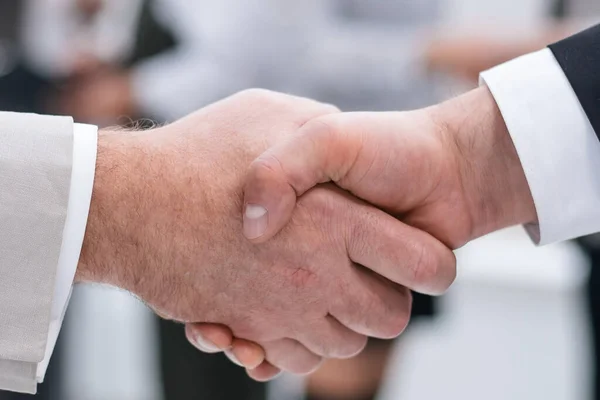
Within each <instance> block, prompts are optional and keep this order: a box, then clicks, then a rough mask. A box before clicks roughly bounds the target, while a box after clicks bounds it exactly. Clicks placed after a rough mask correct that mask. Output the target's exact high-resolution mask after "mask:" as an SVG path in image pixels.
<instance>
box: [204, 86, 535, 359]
mask: <svg viewBox="0 0 600 400" xmlns="http://www.w3.org/2000/svg"><path fill="white" fill-rule="evenodd" d="M329 181H331V182H335V183H336V184H337V185H339V186H340V187H342V188H344V189H346V190H348V191H350V192H351V193H352V194H354V195H355V196H357V197H359V198H362V199H364V200H366V201H368V202H369V203H372V204H374V205H377V206H379V207H381V208H382V209H384V210H385V211H387V212H389V213H390V214H392V215H395V216H398V217H401V218H402V220H403V221H404V222H406V223H408V224H410V225H412V226H415V227H417V228H419V229H422V230H424V231H426V232H429V233H430V234H432V235H433V236H435V237H437V238H438V239H440V240H441V241H442V242H443V243H445V244H446V245H447V246H449V247H451V248H458V247H460V246H462V245H463V244H465V243H466V242H468V241H470V240H472V239H474V238H476V237H479V236H481V235H484V234H486V233H489V232H492V231H495V230H498V229H501V228H503V227H506V226H510V225H514V224H519V223H528V222H534V221H535V220H536V218H537V216H536V212H535V207H534V204H533V200H532V198H531V194H530V192H529V187H528V185H527V182H526V180H525V176H524V173H523V170H522V168H521V165H520V162H519V159H518V157H517V154H516V151H515V149H514V146H513V144H512V141H511V139H510V136H509V134H508V132H507V129H506V126H505V125H504V121H503V120H502V117H501V115H500V112H499V110H498V108H497V106H496V104H495V102H494V99H493V97H492V96H491V94H490V93H489V90H488V89H487V88H480V89H477V90H475V91H473V92H470V93H468V94H466V95H464V96H461V97H459V98H456V99H454V100H451V101H449V102H447V103H444V104H442V105H439V106H436V107H432V108H428V109H425V110H420V111H414V112H406V113H401V112H398V113H351V114H332V115H327V116H323V117H320V118H317V119H315V120H313V121H311V122H309V123H307V124H306V125H304V126H303V127H302V129H301V130H300V131H299V133H298V134H296V135H293V136H291V137H289V138H288V139H287V140H285V141H282V142H281V143H279V144H278V145H276V146H275V147H273V148H271V149H269V150H267V151H266V152H265V153H264V154H262V155H261V156H260V157H258V158H257V159H256V160H255V161H254V162H253V163H252V166H251V168H250V172H249V174H248V177H247V179H246V186H245V189H244V195H245V196H244V204H246V210H248V209H249V208H250V209H252V210H254V209H257V208H260V209H264V210H265V211H264V214H263V215H261V217H260V218H255V216H256V215H257V214H258V215H260V213H255V212H252V213H248V212H246V214H245V216H244V229H245V233H246V235H247V236H248V237H249V239H251V241H253V242H254V243H264V242H266V243H267V244H268V243H270V241H269V239H271V238H272V237H273V236H274V235H275V234H276V233H277V232H278V231H279V230H280V229H281V228H282V227H283V226H284V225H285V224H286V223H287V221H288V220H289V218H290V216H291V215H292V210H293V209H294V204H295V202H296V197H297V196H301V195H302V194H303V193H304V192H305V191H306V190H309V189H310V188H311V187H313V186H314V185H316V184H318V183H323V182H329ZM275 238H277V236H275ZM448 265H449V266H450V268H454V266H452V265H450V264H448ZM439 267H440V269H437V270H435V271H432V270H430V271H418V270H417V271H415V274H416V275H417V276H419V275H421V276H423V275H427V276H432V275H435V274H440V275H442V276H448V275H449V274H451V273H453V272H451V271H444V268H445V265H443V264H440V265H439ZM430 274H431V275H430ZM194 329H195V330H196V332H195V333H196V334H197V335H206V336H211V337H214V336H215V335H217V334H218V335H221V337H223V336H225V335H228V334H229V333H228V332H227V331H226V330H224V328H222V327H221V328H219V327H213V326H204V325H199V326H196V327H195V328H194ZM220 344H221V346H222V347H223V348H229V346H233V348H232V349H230V352H231V351H233V352H234V353H235V352H240V353H244V354H245V355H246V356H247V357H246V359H251V360H256V359H260V357H261V356H262V355H261V353H260V351H259V350H260V349H258V350H257V348H256V347H254V348H252V349H249V348H247V347H246V344H245V343H235V342H234V343H232V342H229V343H227V342H225V341H223V342H220Z"/></svg>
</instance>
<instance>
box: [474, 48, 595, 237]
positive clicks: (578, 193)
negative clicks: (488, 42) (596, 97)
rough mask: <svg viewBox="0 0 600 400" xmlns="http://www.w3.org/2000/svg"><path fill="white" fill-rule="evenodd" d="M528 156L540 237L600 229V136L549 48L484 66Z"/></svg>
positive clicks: (525, 162) (531, 228)
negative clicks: (500, 63)
mask: <svg viewBox="0 0 600 400" xmlns="http://www.w3.org/2000/svg"><path fill="white" fill-rule="evenodd" d="M481 81H482V83H485V84H486V85H487V86H488V87H489V89H490V91H491V92H492V95H493V96H494V98H495V100H496V102H497V104H498V107H499V108H500V111H501V113H502V116H503V118H504V121H505V122H506V126H507V127H508V131H509V132H510V135H511V137H512V140H513V142H514V145H515V148H516V150H517V153H518V155H519V158H520V160H521V164H522V166H523V170H524V172H525V176H526V178H527V182H528V183H529V188H530V189H531V193H532V196H533V200H534V202H535V207H536V211H537V216H538V224H535V225H528V226H526V229H527V232H528V233H529V234H530V236H531V237H532V239H533V240H534V241H535V242H536V243H538V244H548V243H552V242H557V241H562V240H567V239H572V238H576V237H579V236H584V235H587V234H591V233H595V232H600V207H599V205H600V174H599V171H600V141H598V138H597V136H596V134H595V132H594V129H593V128H592V126H591V124H590V122H589V120H588V118H587V116H586V114H585V112H584V110H583V108H582V107H581V105H580V103H579V101H578V99H577V96H576V95H575V92H574V91H573V89H572V87H571V86H570V84H569V82H568V80H567V78H566V76H565V75H564V73H563V71H562V69H561V68H560V66H559V64H558V62H557V61H556V59H555V58H554V55H553V54H552V52H551V51H550V50H549V49H545V50H541V51H539V52H536V53H533V54H529V55H526V56H523V57H520V58H517V59H516V60H513V61H510V62H508V63H506V64H503V65H500V66H498V67H496V68H493V69H491V70H489V71H486V72H484V73H482V74H481Z"/></svg>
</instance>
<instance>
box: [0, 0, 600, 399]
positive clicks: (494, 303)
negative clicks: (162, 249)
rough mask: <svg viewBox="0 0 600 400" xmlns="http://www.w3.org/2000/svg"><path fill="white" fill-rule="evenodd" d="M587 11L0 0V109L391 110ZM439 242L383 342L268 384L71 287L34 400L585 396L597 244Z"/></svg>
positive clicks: (564, 1)
mask: <svg viewBox="0 0 600 400" xmlns="http://www.w3.org/2000/svg"><path fill="white" fill-rule="evenodd" d="M595 22H600V2H599V1H597V0H369V1H366V0H302V1H291V0H244V1H239V0H238V1H234V0H127V1H122V0H0V110H5V111H20V112H36V113H46V114H62V115H72V116H73V117H74V118H75V119H76V120H77V121H78V122H89V123H94V124H98V125H100V126H114V125H124V126H129V127H131V126H135V127H136V128H143V127H144V126H151V125H152V124H154V123H158V124H161V123H165V122H169V121H173V120H175V119H177V118H179V117H181V116H183V115H185V114H187V113H189V112H191V111H194V110H196V109H198V108H201V107H203V106H206V105H208V104H210V103H212V102H214V101H217V100H219V99H221V98H224V97H226V96H228V95H231V94H233V93H235V92H237V91H239V90H242V89H246V88H253V87H260V88H267V89H271V90H276V91H282V92H286V93H292V94H297V95H303V96H308V97H312V98H315V99H318V100H321V101H324V102H329V103H333V104H336V105H337V106H339V107H340V108H341V109H342V110H382V111H384V110H386V111H388V110H409V109H413V108H417V107H424V106H427V105H431V104H434V103H436V102H439V101H442V100H444V99H446V98H449V97H451V96H454V95H457V94H459V93H461V92H463V91H465V90H468V89H469V88H471V87H474V86H475V85H477V76H478V73H479V72H480V71H481V70H483V69H487V68H490V67H492V66H494V65H496V64H498V63H501V62H503V61H507V60H509V59H512V58H514V57H517V56H519V55H521V54H524V53H527V52H531V51H534V50H537V49H540V48H542V47H544V46H545V45H546V44H549V43H550V42H553V41H556V40H559V39H561V38H562V37H564V36H566V35H568V34H570V33H573V32H576V31H578V30H580V29H583V28H585V27H587V26H590V25H592V24H594V23H595ZM448 218H452V216H448ZM456 254H457V258H458V268H459V269H458V271H459V277H458V279H457V282H456V283H455V285H454V286H453V288H452V289H451V290H450V291H449V292H448V293H447V294H446V295H444V296H443V297H441V298H437V299H431V298H428V297H425V296H418V297H417V298H416V300H415V305H414V318H413V321H412V322H411V325H410V327H409V329H408V330H407V332H406V333H405V334H404V335H403V336H402V337H401V338H399V339H397V340H395V341H372V342H371V343H369V345H368V346H367V349H366V351H365V352H364V353H363V354H361V355H360V356H358V357H357V358H355V359H352V360H340V361H331V362H328V363H326V364H325V365H324V366H323V367H322V369H321V370H319V371H318V372H317V373H315V374H314V375H311V376H309V377H303V378H298V377H293V376H288V375H283V376H282V377H280V378H278V379H277V380H276V381H274V382H272V383H269V384H260V383H256V382H253V381H251V380H250V379H249V378H248V377H247V376H246V374H245V372H244V371H243V369H241V368H239V367H237V366H235V365H234V364H232V363H230V362H229V361H228V360H227V359H226V358H225V357H224V356H222V355H205V354H201V353H199V352H197V351H196V350H195V349H194V348H193V347H192V346H191V345H189V344H188V343H187V341H186V339H185V336H184V330H183V326H181V325H178V324H175V323H172V322H168V321H163V320H160V319H158V318H157V317H155V316H154V315H153V314H152V313H151V312H150V311H149V310H147V309H146V308H145V306H144V305H143V304H141V303H139V302H138V300H136V299H135V298H133V297H132V296H131V295H129V294H127V293H124V292H121V291H117V290H114V289H111V288H105V287H99V286H79V287H76V289H75V291H74V295H73V297H72V299H71V303H70V306H69V310H68V313H67V318H66V323H65V325H64V326H63V329H62V333H61V337H60V339H59V344H58V347H57V349H56V352H55V354H54V355H53V359H52V363H51V366H50V369H49V372H48V375H47V377H46V381H45V383H44V384H43V385H41V386H40V389H39V393H38V394H37V395H36V396H35V397H33V398H37V399H40V400H188V399H189V400H192V399H193V400H196V399H202V400H301V399H306V400H372V399H380V400H416V399H419V400H428V399H432V400H433V399H464V400H479V399H489V400H496V399H497V400H500V399H502V400H505V399H514V400H518V399H523V400H531V399H544V400H577V399H581V400H591V399H600V373H599V372H598V371H599V369H600V239H599V238H596V237H589V238H584V239H582V240H580V241H578V242H572V243H561V244H556V245H550V246H547V247H543V248H536V247H535V246H534V245H533V243H532V242H531V240H530V239H529V238H528V237H527V235H526V233H525V231H524V230H523V229H522V228H519V227H517V228H511V229H509V230H506V231H503V232H499V233H496V234H493V235H490V236H488V237H484V238H482V239H479V240H477V241H475V242H473V243H471V244H469V245H468V246H466V247H465V248H463V249H460V250H458V251H457V253H456ZM30 397H31V396H28V395H19V394H13V393H8V392H6V393H5V392H0V400H21V399H27V398H30Z"/></svg>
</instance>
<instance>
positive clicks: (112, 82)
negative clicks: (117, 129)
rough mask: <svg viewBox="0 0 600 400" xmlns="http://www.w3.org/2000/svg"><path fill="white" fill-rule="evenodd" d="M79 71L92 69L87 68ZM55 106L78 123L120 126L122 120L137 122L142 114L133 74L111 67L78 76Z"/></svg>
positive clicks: (58, 98)
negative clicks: (134, 120)
mask: <svg viewBox="0 0 600 400" xmlns="http://www.w3.org/2000/svg"><path fill="white" fill-rule="evenodd" d="M81 62H82V63H83V62H85V61H81ZM79 68H80V69H82V70H85V69H92V68H91V67H87V66H83V65H82V66H80V67H79ZM51 106H52V107H54V108H57V110H56V111H57V112H58V113H61V114H66V115H71V116H73V117H74V118H75V119H77V120H78V121H84V122H91V123H97V124H103V125H111V124H116V123H117V122H118V120H119V118H134V117H135V116H136V114H137V113H138V110H137V105H136V104H135V99H134V96H133V93H132V87H131V78H130V75H129V73H128V72H127V71H121V70H115V69H112V68H108V67H96V68H93V69H92V71H90V72H84V73H80V74H76V75H74V76H73V78H72V79H71V81H70V82H69V83H68V84H67V85H66V86H65V88H64V91H62V92H60V93H59V96H58V97H57V99H56V100H55V101H54V104H52V105H51Z"/></svg>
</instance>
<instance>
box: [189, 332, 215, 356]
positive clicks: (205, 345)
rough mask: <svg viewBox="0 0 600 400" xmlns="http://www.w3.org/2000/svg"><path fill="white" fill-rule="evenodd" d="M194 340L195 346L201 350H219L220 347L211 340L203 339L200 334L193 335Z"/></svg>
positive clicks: (213, 351) (211, 351)
mask: <svg viewBox="0 0 600 400" xmlns="http://www.w3.org/2000/svg"><path fill="white" fill-rule="evenodd" d="M194 341H195V342H196V346H198V347H199V348H200V349H201V350H204V351H206V352H209V353H218V352H220V351H221V349H220V348H218V347H217V345H215V344H214V343H213V342H211V341H210V340H208V339H205V338H204V337H203V336H202V335H195V336H194Z"/></svg>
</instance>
